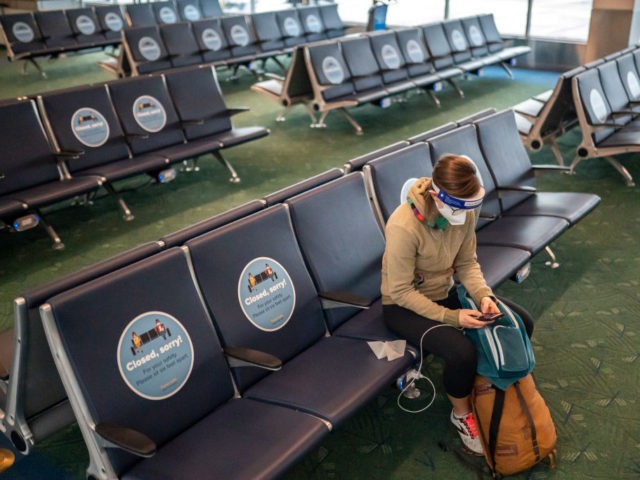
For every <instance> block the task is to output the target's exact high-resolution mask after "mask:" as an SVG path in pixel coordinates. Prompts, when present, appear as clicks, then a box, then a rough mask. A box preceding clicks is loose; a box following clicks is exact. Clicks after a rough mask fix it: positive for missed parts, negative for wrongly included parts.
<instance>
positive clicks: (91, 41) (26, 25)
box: [0, 5, 125, 77]
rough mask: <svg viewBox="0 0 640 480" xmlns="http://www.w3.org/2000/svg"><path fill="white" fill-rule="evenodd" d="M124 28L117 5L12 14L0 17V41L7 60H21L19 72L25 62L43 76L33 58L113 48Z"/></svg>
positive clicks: (43, 73)
mask: <svg viewBox="0 0 640 480" xmlns="http://www.w3.org/2000/svg"><path fill="white" fill-rule="evenodd" d="M124 25H125V23H124V18H123V16H122V11H121V10H120V7H119V6H117V5H101V6H95V7H86V8H74V9H70V10H50V11H42V12H34V13H15V14H8V15H1V16H0V39H2V43H3V44H4V45H5V47H6V49H7V57H8V58H9V60H10V61H19V60H23V61H24V64H23V69H24V70H23V73H24V72H25V71H26V65H27V62H29V63H31V64H33V65H34V66H35V67H36V68H37V69H38V71H39V72H40V73H41V74H42V75H43V76H44V77H46V74H45V72H44V71H43V70H42V68H41V66H40V65H39V64H38V63H37V61H36V59H37V58H40V57H57V56H59V55H60V54H63V53H65V54H66V53H69V52H76V51H79V50H86V49H96V48H106V47H113V46H117V45H119V44H120V42H121V35H120V31H121V30H122V29H123V28H124Z"/></svg>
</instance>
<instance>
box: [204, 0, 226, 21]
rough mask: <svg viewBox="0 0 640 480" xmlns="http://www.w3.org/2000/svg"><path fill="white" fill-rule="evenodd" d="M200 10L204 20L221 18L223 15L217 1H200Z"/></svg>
mask: <svg viewBox="0 0 640 480" xmlns="http://www.w3.org/2000/svg"><path fill="white" fill-rule="evenodd" d="M200 9H201V10H202V15H203V16H204V18H214V17H222V16H223V15H224V13H223V12H222V8H221V7H220V2H219V1H218V0H200Z"/></svg>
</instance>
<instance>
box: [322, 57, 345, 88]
mask: <svg viewBox="0 0 640 480" xmlns="http://www.w3.org/2000/svg"><path fill="white" fill-rule="evenodd" d="M322 72H323V73H324V76H325V77H327V80H329V83H333V84H334V85H340V84H341V83H342V82H343V81H344V70H342V65H340V62H338V60H336V59H335V58H334V57H332V56H331V55H329V56H326V57H324V59H323V60H322Z"/></svg>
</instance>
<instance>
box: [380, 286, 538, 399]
mask: <svg viewBox="0 0 640 480" xmlns="http://www.w3.org/2000/svg"><path fill="white" fill-rule="evenodd" d="M500 300H501V301H502V302H504V303H505V304H506V305H507V306H509V308H511V309H512V310H513V311H514V312H516V313H518V315H520V317H521V318H522V321H523V322H524V325H525V328H526V329H527V335H529V337H531V335H532V333H533V318H532V317H531V315H530V314H529V312H527V311H526V310H525V309H524V308H522V307H521V306H519V305H517V304H515V303H513V302H511V301H509V300H507V299H504V298H501V299H500ZM436 303H438V304H439V305H442V306H443V307H446V308H450V309H452V310H455V309H458V308H462V307H461V305H460V301H459V300H458V296H457V293H456V290H455V288H453V289H451V291H450V292H449V296H448V297H447V298H446V299H444V300H439V301H437V302H436ZM383 313H384V321H385V323H386V324H387V327H389V329H390V330H391V331H393V332H394V333H395V334H396V335H398V336H399V337H400V338H404V339H406V340H407V342H409V343H410V344H412V345H413V346H414V347H416V348H420V347H419V343H420V338H421V337H422V334H423V333H424V332H425V331H426V330H427V329H428V328H431V327H434V326H436V325H443V324H442V322H439V321H436V320H430V319H428V318H426V317H423V316H422V315H418V314H417V313H415V312H413V311H412V310H408V309H406V308H403V307H399V306H398V305H384V306H383ZM422 348H423V351H424V352H425V353H427V352H428V353H433V354H434V355H435V356H437V357H440V358H441V359H442V360H443V361H444V372H443V381H444V388H445V390H446V391H447V393H448V394H449V395H451V396H452V397H455V398H463V397H466V396H467V395H469V394H470V393H471V390H472V388H473V380H474V377H475V375H476V367H477V362H478V356H477V353H476V348H475V346H474V344H473V342H471V340H469V338H468V337H467V336H466V335H464V334H463V333H462V330H459V329H457V328H452V327H443V328H436V329H434V330H432V331H431V332H429V333H428V334H427V335H425V337H424V339H423V341H422Z"/></svg>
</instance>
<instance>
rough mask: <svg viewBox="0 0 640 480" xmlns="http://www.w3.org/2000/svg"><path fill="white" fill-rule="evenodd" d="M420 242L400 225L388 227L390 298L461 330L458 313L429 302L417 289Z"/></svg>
mask: <svg viewBox="0 0 640 480" xmlns="http://www.w3.org/2000/svg"><path fill="white" fill-rule="evenodd" d="M417 242H418V239H417V238H416V237H415V235H414V234H412V233H411V232H410V231H408V230H406V229H405V228H403V227H402V226H401V225H397V224H387V228H386V250H385V255H386V257H387V258H386V267H387V287H388V290H389V291H388V294H389V296H390V297H391V299H392V300H393V302H394V303H395V304H396V305H399V306H401V307H404V308H406V309H409V310H411V311H413V312H416V313H417V314H418V315H422V316H423V317H427V318H429V319H431V320H437V321H440V322H444V323H449V324H451V325H454V326H458V311H457V310H449V309H448V308H445V307H442V306H440V305H438V304H437V303H435V302H433V301H431V300H429V299H428V298H427V297H425V296H424V295H423V294H421V293H420V292H418V291H417V290H416V288H415V286H414V283H413V282H414V278H415V270H416V254H417V251H418V243H417Z"/></svg>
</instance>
